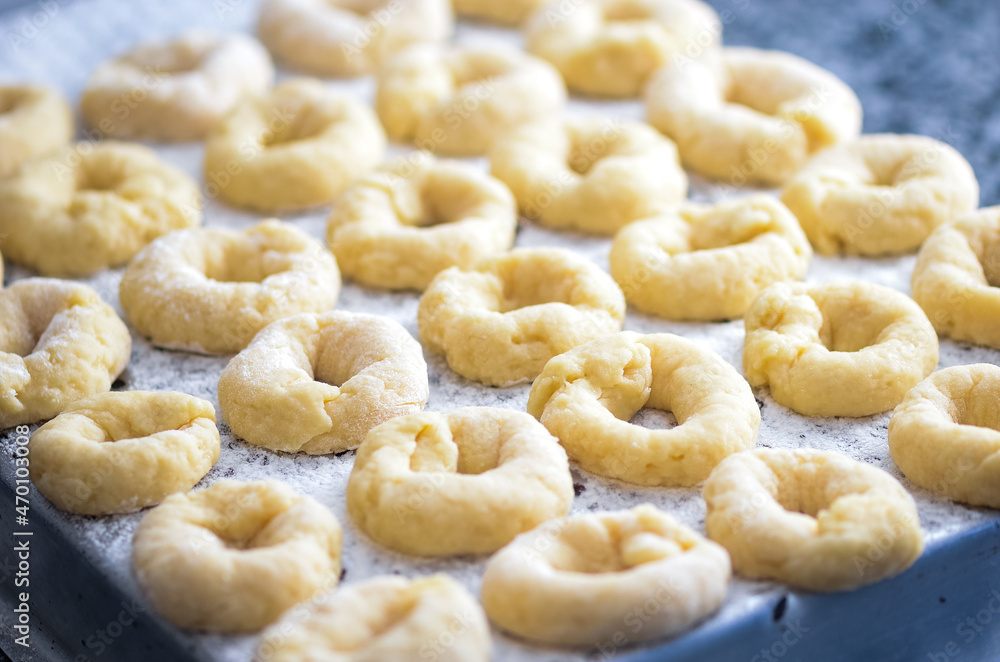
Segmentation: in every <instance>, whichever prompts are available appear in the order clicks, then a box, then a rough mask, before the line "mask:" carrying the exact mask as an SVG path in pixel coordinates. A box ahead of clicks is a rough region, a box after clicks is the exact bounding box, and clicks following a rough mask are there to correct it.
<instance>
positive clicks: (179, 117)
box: [80, 30, 274, 142]
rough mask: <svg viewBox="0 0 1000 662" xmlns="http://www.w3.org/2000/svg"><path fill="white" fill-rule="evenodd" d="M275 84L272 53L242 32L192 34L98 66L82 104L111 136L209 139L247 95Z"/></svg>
mask: <svg viewBox="0 0 1000 662" xmlns="http://www.w3.org/2000/svg"><path fill="white" fill-rule="evenodd" d="M273 79H274V67H273V66H272V64H271V58H270V56H269V55H268V54H267V51H266V50H264V48H263V47H262V46H261V45H260V44H259V43H257V41H256V40H254V39H252V38H250V37H247V36H244V35H241V34H236V33H226V34H222V33H215V32H210V31H202V30H191V31H188V32H185V33H183V34H181V35H178V36H175V37H172V38H170V39H156V40H151V41H149V42H146V43H144V44H142V45H140V46H139V47H138V48H136V49H134V50H132V51H131V52H129V53H126V54H125V55H122V56H120V57H117V58H115V59H113V60H109V61H107V62H104V63H102V64H100V65H98V66H97V68H96V69H94V71H93V72H92V73H91V74H90V79H89V80H88V81H87V87H86V89H84V91H83V97H82V98H81V99H80V111H81V112H82V114H83V119H84V121H86V122H87V124H88V125H90V126H91V127H93V128H94V129H95V130H96V131H98V132H100V134H101V136H103V137H108V136H111V137H116V138H148V139H150V140H159V141H162V142H182V141H187V140H201V139H202V138H204V137H205V135H206V134H208V132H209V131H210V130H211V129H212V128H213V127H214V126H215V125H216V124H218V123H219V122H220V121H221V120H222V118H223V117H225V116H226V115H227V114H228V113H229V111H230V110H232V108H233V107H234V106H236V104H237V103H238V102H239V101H240V99H241V98H243V97H244V96H247V95H260V94H264V92H266V91H267V89H268V88H269V87H270V86H271V82H272V80H273Z"/></svg>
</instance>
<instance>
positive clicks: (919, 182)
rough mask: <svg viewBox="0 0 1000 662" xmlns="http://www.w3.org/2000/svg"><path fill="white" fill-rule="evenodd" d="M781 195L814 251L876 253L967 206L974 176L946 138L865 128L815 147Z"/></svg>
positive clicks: (974, 196)
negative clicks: (850, 136) (825, 146)
mask: <svg viewBox="0 0 1000 662" xmlns="http://www.w3.org/2000/svg"><path fill="white" fill-rule="evenodd" d="M781 200H782V202H784V203H785V204H786V205H788V208H789V209H791V210H792V213H794V214H795V215H796V216H797V217H798V219H799V223H801V224H802V229H803V230H805V232H806V235H807V236H808V237H809V241H811V242H812V245H813V247H814V248H815V249H816V252H817V253H820V254H822V255H835V254H837V253H847V254H850V255H883V254H886V253H905V252H909V251H913V250H916V249H917V248H919V247H920V245H921V244H922V243H923V242H924V240H925V239H926V238H927V236H928V235H929V234H930V233H931V232H933V231H934V229H935V228H936V227H938V226H939V225H941V224H942V223H944V222H946V221H949V220H951V219H952V218H954V217H955V216H958V215H959V214H965V213H968V212H971V211H974V210H975V209H976V207H978V206H979V182H978V181H977V180H976V175H975V173H974V172H973V171H972V166H970V165H969V162H968V161H966V160H965V158H964V157H962V155H961V154H959V153H958V152H957V151H955V149H954V148H953V147H951V146H950V145H948V144H946V143H943V142H939V141H937V140H934V139H933V138H927V137H926V136H912V135H895V134H872V135H865V136H862V137H861V138H858V139H857V140H855V141H852V142H847V143H844V144H841V145H837V146H835V147H831V148H829V149H826V150H824V151H822V152H820V153H819V154H817V155H816V156H815V157H814V158H813V159H811V160H810V161H809V162H808V163H806V164H805V165H804V166H803V167H802V169H801V170H800V171H799V172H798V173H796V174H795V176H794V177H792V178H791V179H790V180H789V181H788V182H787V183H786V184H785V187H784V189H783V190H782V192H781Z"/></svg>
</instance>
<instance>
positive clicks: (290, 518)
mask: <svg viewBox="0 0 1000 662" xmlns="http://www.w3.org/2000/svg"><path fill="white" fill-rule="evenodd" d="M341 537H342V534H341V529H340V523H339V522H338V521H337V518H336V517H334V515H333V513H331V512H330V511H329V510H328V509H327V508H325V507H324V506H322V505H320V504H319V503H318V502H316V501H315V500H313V499H311V498H310V497H304V496H299V495H298V494H296V493H295V492H294V491H293V490H292V488H290V487H288V486H287V485H285V484H284V483H279V482H278V481H274V480H261V481H251V482H241V481H236V480H220V481H219V482H217V483H215V484H214V485H212V486H211V487H208V488H205V489H203V490H195V491H193V492H189V493H187V494H174V495H173V496H170V497H167V499H166V500H165V501H164V502H163V503H162V504H160V505H159V506H157V507H156V508H153V509H152V510H151V511H149V512H148V513H147V514H146V516H145V517H143V518H142V521H141V522H140V523H139V526H138V528H137V529H136V530H135V536H134V537H133V539H132V569H133V571H134V572H135V577H136V581H137V583H138V584H139V587H140V588H141V589H142V590H143V592H144V593H145V594H146V596H147V598H148V599H149V601H150V602H151V603H152V604H153V607H154V608H155V609H156V611H158V612H159V613H160V614H161V615H162V616H163V617H164V618H165V619H167V620H168V621H170V622H171V623H173V624H174V625H176V626H178V627H182V628H192V629H196V630H212V631H216V632H255V631H257V630H260V629H261V628H263V627H265V626H267V625H270V624H271V623H273V622H274V621H276V620H277V619H278V617H279V616H281V614H282V613H284V612H285V611H286V610H288V609H289V608H290V607H292V606H293V605H296V604H298V603H300V602H303V601H305V600H308V599H309V598H311V597H313V596H314V595H316V594H318V593H321V592H324V591H328V590H330V589H332V588H333V587H335V586H336V585H337V582H338V580H339V578H340V543H341Z"/></svg>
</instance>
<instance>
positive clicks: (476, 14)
mask: <svg viewBox="0 0 1000 662" xmlns="http://www.w3.org/2000/svg"><path fill="white" fill-rule="evenodd" d="M545 2H547V0H502V1H501V2H497V0H454V2H453V3H452V4H454V5H455V12H456V13H457V14H458V15H459V16H464V17H466V18H471V19H473V20H479V21H488V22H490V23H497V24H499V25H506V26H510V27H516V26H518V25H519V24H521V23H522V22H523V21H524V20H525V19H526V18H528V16H530V15H531V13H532V12H533V11H535V10H536V9H538V8H539V7H541V6H542V5H543V4H545Z"/></svg>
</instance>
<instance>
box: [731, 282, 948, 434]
mask: <svg viewBox="0 0 1000 662" xmlns="http://www.w3.org/2000/svg"><path fill="white" fill-rule="evenodd" d="M744 325H745V327H746V340H745V342H744V346H743V371H744V373H745V374H746V377H747V380H748V381H749V382H750V384H751V385H753V386H765V385H766V386H769V387H770V389H771V395H772V396H773V397H774V399H775V400H777V402H778V403H779V404H781V405H784V406H786V407H789V408H790V409H793V410H795V411H797V412H798V413H800V414H804V415H805V416H869V415H871V414H878V413H880V412H883V411H888V410H890V409H892V408H893V407H895V406H896V405H898V404H899V403H900V401H902V399H903V396H904V395H906V392H907V391H909V390H910V389H911V388H912V387H913V386H915V385H916V384H917V382H919V381H920V380H921V379H923V378H924V377H926V376H927V375H929V374H931V371H933V370H934V368H935V367H936V366H937V362H938V340H937V334H936V333H934V327H932V326H931V323H930V322H929V321H927V316H926V315H924V312H923V311H922V310H920V306H918V305H917V304H916V303H914V302H913V300H912V299H910V298H909V297H908V296H906V295H905V294H902V293H900V292H897V291H896V290H893V289H890V288H888V287H883V286H881V285H875V284H873V283H862V282H849V283H834V284H827V285H804V284H801V283H778V284H776V285H772V286H771V287H769V288H767V289H766V290H764V291H763V292H762V293H761V295H760V296H759V297H758V298H757V300H756V301H755V302H754V303H753V305H752V306H751V307H750V310H748V311H747V314H746V317H745V318H744Z"/></svg>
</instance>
